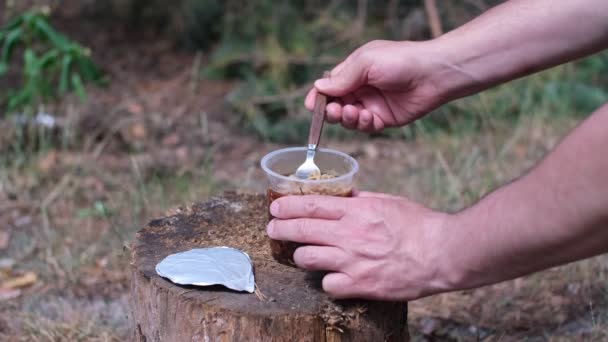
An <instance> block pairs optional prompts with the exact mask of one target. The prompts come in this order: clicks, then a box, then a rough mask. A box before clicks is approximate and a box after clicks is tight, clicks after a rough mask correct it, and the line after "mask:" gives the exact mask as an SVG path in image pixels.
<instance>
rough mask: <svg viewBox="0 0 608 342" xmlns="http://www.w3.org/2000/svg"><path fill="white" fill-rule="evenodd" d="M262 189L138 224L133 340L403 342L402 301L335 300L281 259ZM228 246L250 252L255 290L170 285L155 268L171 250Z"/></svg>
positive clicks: (311, 276) (313, 277) (314, 276)
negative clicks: (272, 245) (269, 234)
mask: <svg viewBox="0 0 608 342" xmlns="http://www.w3.org/2000/svg"><path fill="white" fill-rule="evenodd" d="M267 213H268V210H267V202H266V199H265V197H264V196H261V195H237V194H234V193H227V194H225V196H224V197H222V198H213V199H211V200H209V201H207V202H204V203H199V204H195V205H192V206H190V207H187V208H183V209H180V210H178V211H177V212H176V213H175V215H172V216H168V217H164V218H161V219H157V220H153V221H151V222H150V223H149V224H148V225H147V226H146V227H145V228H143V229H142V230H140V231H139V232H138V233H137V235H136V238H135V241H134V243H133V245H132V249H131V253H132V255H131V274H132V279H131V301H132V311H133V317H134V322H135V327H134V336H135V340H136V341H146V342H150V341H170V342H173V341H324V342H329V341H332V342H333V341H407V340H408V333H407V322H406V320H407V303H398V302H395V303H392V302H375V301H364V300H348V301H334V300H331V299H330V298H328V297H327V296H326V295H325V293H324V292H323V291H322V289H321V286H320V282H321V279H322V274H319V273H310V272H305V271H302V270H299V269H296V268H291V267H289V266H285V265H281V264H279V263H277V262H275V261H274V260H273V259H272V257H271V256H270V250H269V246H268V241H267V238H266V234H265V227H266V222H267ZM212 246H230V247H234V248H239V249H241V250H243V251H245V252H246V253H248V254H249V256H250V257H251V259H252V260H253V263H254V267H255V277H256V287H257V290H256V294H248V293H240V292H235V291H231V290H228V289H226V288H223V287H219V286H214V287H190V286H179V285H175V284H173V283H171V282H169V281H168V280H166V279H164V278H161V277H159V276H158V275H157V274H156V272H155V271H154V267H155V266H156V264H157V263H158V262H160V261H161V260H162V259H163V258H164V257H166V256H167V255H169V254H172V253H176V252H181V251H186V250H189V249H191V248H201V247H212Z"/></svg>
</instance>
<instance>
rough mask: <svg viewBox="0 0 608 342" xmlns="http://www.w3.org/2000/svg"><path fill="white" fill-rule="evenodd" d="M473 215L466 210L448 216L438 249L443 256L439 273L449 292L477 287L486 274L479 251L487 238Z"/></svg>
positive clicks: (441, 256) (440, 280)
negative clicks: (480, 278) (480, 277)
mask: <svg viewBox="0 0 608 342" xmlns="http://www.w3.org/2000/svg"><path fill="white" fill-rule="evenodd" d="M471 215H474V214H473V213H471V212H470V210H465V211H463V212H459V213H455V214H447V215H446V218H445V220H444V223H443V227H442V229H441V237H440V239H441V240H440V243H439V246H440V248H438V249H437V250H438V253H440V254H441V255H440V256H439V258H440V259H439V261H438V262H437V264H438V265H440V266H439V270H438V272H437V274H438V276H439V280H438V281H439V283H440V284H442V286H443V287H444V288H445V292H448V291H457V290H464V289H469V288H472V287H475V286H476V284H477V283H478V280H479V277H478V275H480V274H481V273H482V270H481V269H482V265H481V264H477V262H479V261H481V259H480V256H479V255H478V252H479V251H480V250H481V249H482V248H481V247H480V244H481V243H483V241H482V240H483V237H482V234H481V232H480V231H479V229H477V228H475V227H474V225H476V224H478V223H477V222H475V220H471Z"/></svg>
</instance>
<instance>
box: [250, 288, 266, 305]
mask: <svg viewBox="0 0 608 342" xmlns="http://www.w3.org/2000/svg"><path fill="white" fill-rule="evenodd" d="M253 293H255V295H256V297H258V299H259V300H260V301H262V302H267V301H268V297H267V296H266V295H265V294H264V293H262V291H261V290H260V288H259V287H258V284H255V290H254V291H253Z"/></svg>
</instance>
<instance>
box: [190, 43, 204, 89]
mask: <svg viewBox="0 0 608 342" xmlns="http://www.w3.org/2000/svg"><path fill="white" fill-rule="evenodd" d="M202 57H203V55H202V53H201V52H200V51H198V52H196V57H194V63H192V74H191V75H190V91H191V92H193V93H194V92H196V91H197V90H198V84H199V81H200V71H201V59H202Z"/></svg>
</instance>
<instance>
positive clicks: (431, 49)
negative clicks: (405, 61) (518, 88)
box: [424, 37, 488, 103]
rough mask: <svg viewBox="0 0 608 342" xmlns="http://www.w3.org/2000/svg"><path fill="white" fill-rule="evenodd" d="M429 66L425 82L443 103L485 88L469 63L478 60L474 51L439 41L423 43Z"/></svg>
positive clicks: (485, 82) (446, 41)
mask: <svg viewBox="0 0 608 342" xmlns="http://www.w3.org/2000/svg"><path fill="white" fill-rule="evenodd" d="M424 44H426V48H425V50H426V51H428V54H427V55H426V60H427V62H428V63H429V64H430V66H429V69H428V77H427V82H428V83H430V84H432V85H433V87H434V88H435V89H436V90H437V92H438V96H439V97H440V98H441V99H442V101H443V103H446V102H449V101H452V100H456V99H458V98H461V97H465V96H468V95H471V94H474V93H476V92H479V91H481V90H484V89H486V88H487V87H488V81H487V80H486V78H487V77H486V76H484V75H483V73H481V72H480V71H479V70H475V68H473V67H472V66H471V65H470V63H468V62H469V61H471V60H474V59H477V58H479V56H476V55H475V52H474V51H463V49H461V48H460V47H459V46H457V44H455V42H454V41H453V40H450V39H444V38H443V37H439V38H435V39H433V40H429V41H426V42H424Z"/></svg>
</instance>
